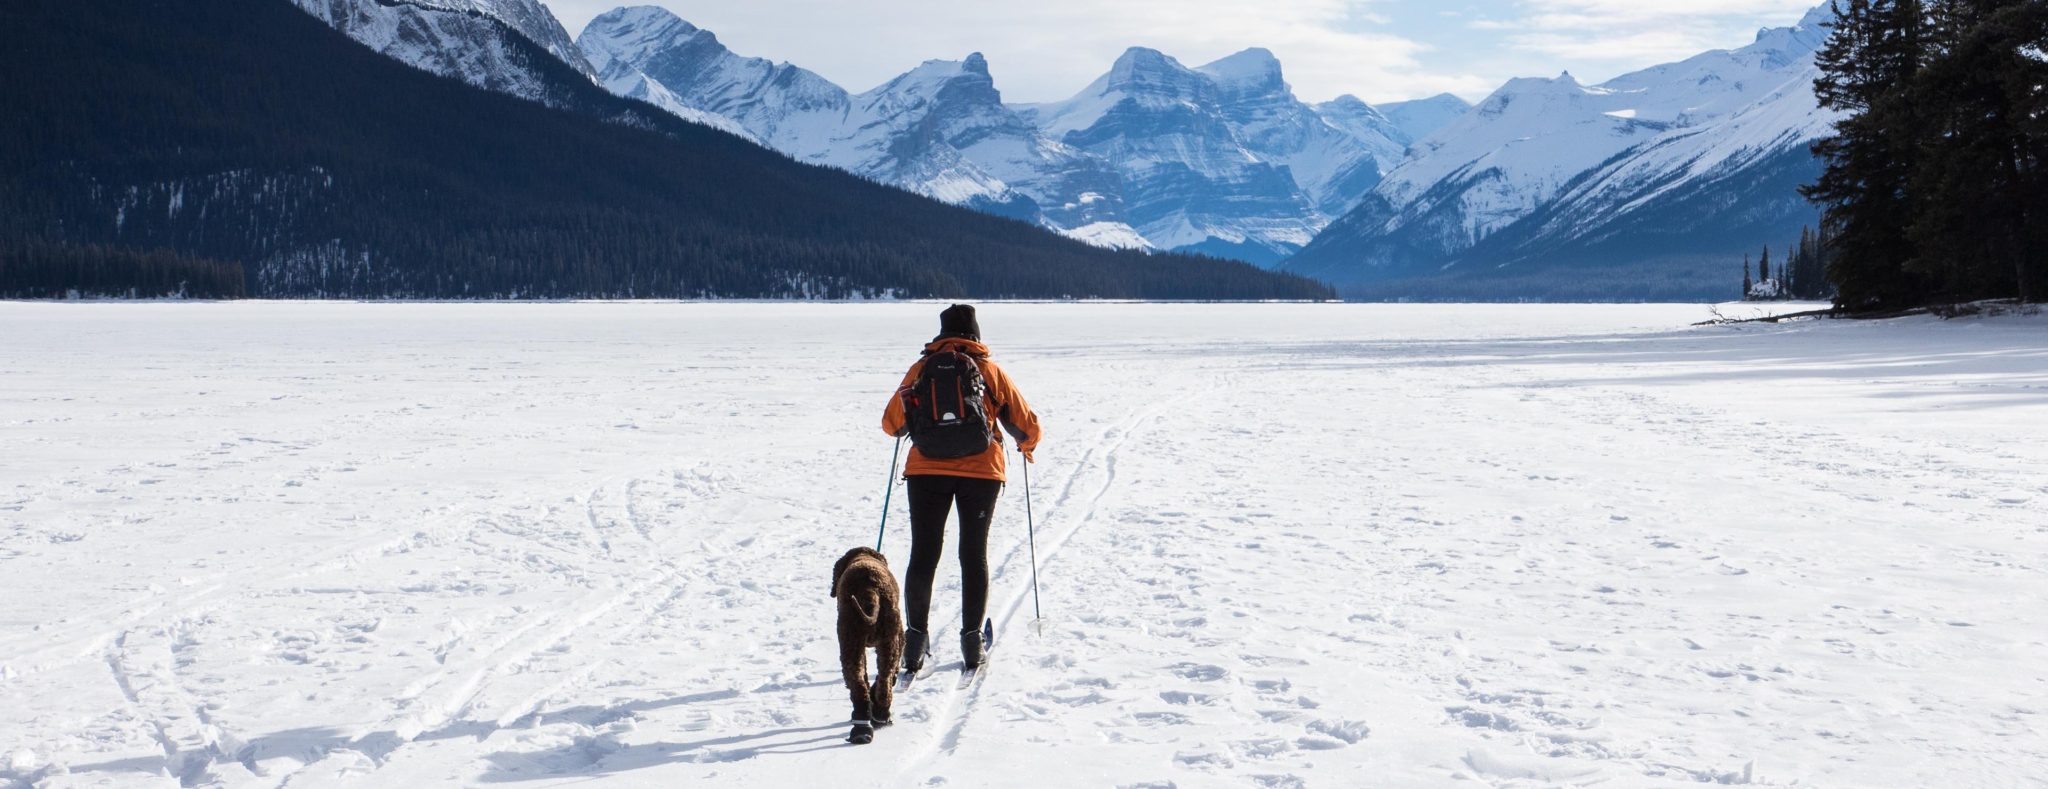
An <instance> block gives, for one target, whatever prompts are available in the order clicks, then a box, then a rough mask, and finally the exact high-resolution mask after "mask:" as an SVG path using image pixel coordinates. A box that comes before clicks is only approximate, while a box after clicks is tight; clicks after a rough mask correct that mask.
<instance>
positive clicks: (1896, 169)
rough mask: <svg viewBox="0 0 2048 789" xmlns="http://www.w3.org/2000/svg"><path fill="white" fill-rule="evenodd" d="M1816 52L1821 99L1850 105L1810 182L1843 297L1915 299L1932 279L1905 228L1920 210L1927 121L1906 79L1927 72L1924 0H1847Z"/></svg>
mask: <svg viewBox="0 0 2048 789" xmlns="http://www.w3.org/2000/svg"><path fill="white" fill-rule="evenodd" d="M1835 10H1836V16H1837V20H1836V22H1835V23H1834V25H1833V26H1832V29H1831V30H1830V31H1829V35H1828V40H1827V43H1826V44H1825V45H1823V46H1822V47H1821V50H1820V52H1819V53H1818V54H1816V55H1815V57H1814V62H1815V64H1816V65H1817V66H1819V68H1820V76H1819V77H1817V78H1816V79H1815V80H1814V84H1813V87H1814V94H1815V97H1816V98H1817V99H1818V100H1819V102H1820V105H1821V106H1822V107H1825V108H1827V109H1832V110H1837V111H1840V112H1843V113H1846V115H1847V117H1844V118H1843V119H1842V120H1841V121H1839V122H1837V123H1836V124H1835V131H1836V134H1835V136H1833V137H1829V138H1825V139H1822V140H1820V141H1818V142H1816V143H1814V145H1813V151H1814V153H1815V154H1816V155H1818V156H1820V157H1822V159H1824V160H1825V168H1824V169H1823V170H1822V172H1821V175H1820V177H1819V178H1818V179H1817V180H1816V181H1815V182H1814V183H1813V184H1811V185H1809V186H1807V187H1805V188H1804V189H1802V190H1801V192H1802V193H1803V194H1805V195H1806V197H1807V199H1809V200H1813V201H1814V202H1816V203H1819V204H1820V205H1821V206H1822V207H1823V208H1824V211H1825V213H1824V217H1825V218H1824V221H1825V222H1826V223H1827V224H1829V225H1831V226H1832V227H1833V228H1835V235H1834V241H1835V246H1836V247H1837V248H1836V249H1835V250H1834V251H1835V253H1836V254H1835V255H1834V256H1833V258H1832V262H1831V265H1830V266H1829V270H1828V278H1829V280H1831V281H1832V282H1833V283H1834V284H1835V288H1836V294H1837V295H1836V297H1835V300H1836V303H1837V304H1838V305H1840V306H1844V307H1849V308H1854V309H1874V308H1884V307H1894V306H1900V305H1904V304H1909V303H1912V302H1913V301H1915V300H1916V299H1918V298H1919V297H1920V294H1922V293H1923V292H1924V290H1925V285H1924V283H1923V282H1922V281H1920V279H1919V278H1918V277H1917V276H1916V275H1915V274H1914V273H1913V271H1912V270H1910V269H1909V263H1910V262H1911V261H1912V260H1913V259H1914V257H1915V254H1914V247H1913V245H1912V243H1911V241H1910V239H1909V238H1908V236H1907V232H1906V228H1907V227H1909V226H1910V225H1911V223H1912V219H1913V217H1914V216H1915V215H1916V213H1917V211H1916V206H1915V203H1914V201H1913V200H1912V198H1911V195H1910V193H1909V190H1908V189H1907V185H1908V182H1909V181H1910V180H1911V176H1912V174H1913V173H1914V171H1915V170H1916V169H1917V157H1916V153H1917V150H1918V146H1917V137H1916V133H1917V129H1918V128H1919V127H1920V125H1921V124H1920V121H1919V119H1918V116H1917V114H1916V108H1915V107H1914V106H1913V104H1912V102H1911V101H1910V97H1909V96H1908V95H1907V94H1908V90H1907V88H1906V86H1908V85H1910V84H1912V82H1913V80H1914V79H1915V77H1917V76H1918V74H1919V71H1920V65H1921V49H1922V45H1923V41H1922V40H1923V38H1924V32H1925V20H1924V19H1923V17H1922V15H1921V11H1920V4H1919V2H1918V0H1848V2H1847V3H1846V4H1843V3H1840V2H1838V3H1837V4H1836V9H1835Z"/></svg>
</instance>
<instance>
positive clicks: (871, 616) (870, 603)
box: [846, 589, 882, 627]
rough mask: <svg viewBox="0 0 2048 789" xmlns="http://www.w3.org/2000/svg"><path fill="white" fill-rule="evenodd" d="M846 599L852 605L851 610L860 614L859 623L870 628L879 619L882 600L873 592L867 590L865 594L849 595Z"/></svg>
mask: <svg viewBox="0 0 2048 789" xmlns="http://www.w3.org/2000/svg"><path fill="white" fill-rule="evenodd" d="M846 599H847V600H849V601H851V602H852V603H853V610H855V611H857V612H859V613H860V619H861V621H863V622H866V623H868V625H869V626H870V627H872V626H873V625H874V624H875V620H877V619H879V618H881V616H882V598H881V595H879V594H876V593H875V590H873V589H869V590H867V593H866V594H849V595H847V596H846Z"/></svg>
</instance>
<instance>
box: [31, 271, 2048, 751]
mask: <svg viewBox="0 0 2048 789" xmlns="http://www.w3.org/2000/svg"><path fill="white" fill-rule="evenodd" d="M936 310H937V307H936V306H935V305H926V304H896V305H817V304H811V305H805V304H795V305H769V304H681V305H678V304H545V305H463V304H450V305H370V304H292V303H260V302H247V303H234V304H191V305H179V304H145V305H124V304H84V305H71V304H64V305H60V304H20V303H15V304H0V334H4V335H5V336H8V337H10V338H19V339H18V340H17V341H15V342H10V343H7V344H5V345H4V346H0V382H4V386H0V429H4V430H5V436H6V440H7V445H8V450H9V451H8V452H6V453H4V454H5V456H4V457H0V570H4V571H5V572H6V573H8V574H9V575H10V576H11V577H13V578H16V579H18V580H17V583H15V584H12V585H10V594H9V595H8V596H7V599H6V602H4V603H0V694H4V695H0V699H4V701H5V702H6V704H5V710H6V711H5V712H0V735H4V736H0V785H6V784H12V785H19V786H37V787H64V786H88V785H91V786H99V785H115V786H174V785H176V786H232V787H242V786H291V787H318V786H387V785H398V786H413V785H451V784H459V785H478V784H498V783H512V784H523V783H537V784H544V785H552V784H553V783H565V782H572V781H583V780H590V779H601V780H605V781H608V782H616V783H621V784H624V785H675V784H678V783H681V784H684V785H695V784H716V785H726V784H731V785H767V786H782V785H792V786H794V785H815V784H816V783H817V782H818V781H819V780H820V778H821V777H824V776H830V777H831V778H832V780H834V781H835V782H837V783H847V784H852V785H873V786H908V785H916V786H979V785H1006V786H1007V785H1049V784H1058V785H1089V786H1128V787H1145V786H1153V787H1157V786H1178V787H1188V786H1209V785H1219V786H1243V785H1252V786H1268V787H1287V786H1323V785H1335V786H1354V785H1388V786H1431V785H1470V784H1473V783H1477V784H1480V785H1487V786H1503V787H1513V786H1548V785H1574V784H1596V783H1598V784H1606V785H1625V786H1663V785H1670V786H1677V785H1691V784H1696V783H1701V782H1708V783H1752V784H1764V785H1803V786H1879V785H1885V786H1921V785H2018V784H2024V783H2026V782H2028V781H2031V780H2035V779H2037V778H2038V776H2039V775H2041V774H2043V773H2044V772H2048V761H2044V760H2043V756H2042V754H2044V753H2048V737H2044V734H2043V727H2042V724H2041V722H2040V719H2039V715H2040V711H2041V710H2042V709H2043V707H2044V704H2048V687H2044V685H2043V682H2042V680H2041V678H2040V677H2038V676H2037V674H2038V672H2037V671H2034V670H2033V669H2034V667H2036V666H2038V665H2040V664H2041V663H2042V662H2043V660H2044V658H2048V639H2044V638H2043V636H2042V635H2041V633H2043V632H2048V628H2044V627H2043V624H2044V620H2048V595H2044V593H2043V591H2044V590H2043V586H2042V580H2041V579H2042V577H2043V575H2042V573H2043V571H2044V570H2048V517H2044V516H2043V515H2041V514H2040V508H2039V505H2040V503H2041V502H2042V501H2048V482H2044V480H2048V454H2044V453H2043V452H2042V451H2041V449H2040V447H2041V446H2043V445H2044V444H2043V441H2042V439H2044V438H2048V435H2044V434H2043V431H2044V429H2048V339H2044V338H2048V332H2044V329H2048V324H2044V323H2042V320H2041V319H2040V318H2027V317H2014V318H2002V319H1993V320H1965V321H1954V322H1941V321H1935V320H1932V319H1924V320H1923V319H1911V320H1902V321H1887V322H1878V323H1815V322H1802V323H1791V324H1784V325H1779V326H1736V327H1714V328H1699V329H1694V328H1686V324H1688V323H1689V322H1691V321H1693V320H1697V319H1700V318H1703V317H1705V308H1704V307H1686V306H1655V305H1651V306H1608V307H1587V306H1556V307H1540V306H1530V307H1514V306H1495V307H1489V306H1442V307H1436V306H1412V307H1410V306H1367V305H1355V306H1313V305H1180V306H1174V305H1023V304H1019V305H1001V304H998V305H988V306H986V307H985V308H984V313H983V324H984V326H985V327H987V328H988V329H989V336H990V339H991V341H992V342H993V343H994V344H995V346H996V348H997V351H998V358H999V359H1000V360H1002V361H1003V362H1004V363H1005V364H1006V366H1007V367H1008V369H1009V370H1010V371H1011V372H1012V373H1013V374H1015V375H1016V376H1017V378H1018V380H1019V382H1020V384H1021V385H1022V387H1023V388H1024V391H1025V392H1026V394H1027V395H1028V396H1029V397H1031V399H1032V402H1033V404H1034V406H1036V407H1037V408H1039V410H1040V411H1041V412H1042V414H1043V416H1044V417H1045V420H1046V423H1047V426H1048V438H1047V442H1046V444H1045V446H1044V447H1043V448H1042V449H1041V451H1040V459H1041V461H1042V462H1041V463H1039V464H1037V465H1035V466H1034V467H1033V471H1034V477H1035V482H1036V483H1037V486H1036V487H1037V489H1036V490H1035V491H1034V496H1035V502H1034V504H1035V508H1034V509H1035V512H1036V515H1037V518H1038V524H1037V526H1038V532H1037V534H1038V546H1037V547H1038V563H1039V572H1040V577H1041V579H1042V582H1043V588H1042V589H1041V593H1042V596H1043V601H1044V607H1045V611H1046V620H1045V628H1044V631H1043V632H1042V633H1034V632H1033V630H1032V627H1031V608H1030V605H1031V599H1030V598H1031V589H1030V586H1029V578H1030V566H1029V559H1030V555H1029V551H1028V549H1027V547H1026V545H1025V540H1024V534H1023V501H1022V498H1021V497H1022V494H1023V486H1022V485H1021V481H1022V480H1021V478H1017V477H1016V475H1015V472H1014V470H1013V479H1012V481H1011V485H1010V486H1009V488H1008V489H1007V490H1006V491H1005V495H1004V497H1003V499H1004V500H1003V502H1002V503H1001V505H1000V510H999V512H998V517H997V521H996V525H995V529H996V532H995V533H994V534H993V535H992V539H991V555H990V559H991V571H992V574H993V582H994V585H993V588H992V590H991V602H990V615H991V617H992V618H994V619H995V621H996V626H997V632H998V640H999V642H1000V643H999V646H998V649H997V651H996V653H995V656H994V660H993V662H992V664H991V668H990V669H989V671H988V673H987V674H986V675H985V676H984V677H983V678H982V679H981V680H980V681H979V682H978V683H975V684H973V685H970V686H967V687H965V688H962V687H960V686H959V685H957V683H955V682H954V681H953V670H954V669H957V667H958V665H959V664H958V654H957V648H958V647H957V640H956V639H954V638H953V634H954V633H955V632H957V628H958V626H959V622H958V619H959V609H958V601H959V587H958V577H957V565H955V564H954V563H953V561H952V559H950V558H948V559H947V560H946V561H945V562H943V563H942V564H941V567H940V573H939V583H938V588H937V589H936V590H935V592H934V598H933V630H934V632H935V638H934V641H935V649H936V651H935V654H934V657H933V660H934V661H935V665H934V671H933V674H932V676H930V677H927V678H926V679H924V680H921V681H919V682H918V683H917V684H916V685H914V686H913V687H912V688H911V689H910V690H909V691H908V692H906V693H904V694H903V695H901V696H900V697H899V699H898V702H897V710H896V718H897V723H896V725H895V726H893V727H889V728H885V729H882V730H881V731H880V733H879V736H878V739H877V740H876V742H875V743H874V744H873V745H869V746H864V747H859V748H855V747H852V746H847V745H845V744H844V743H843V742H842V740H843V737H844V735H845V732H846V718H847V715H846V712H847V707H846V696H845V691H844V689H843V688H842V687H841V686H840V683H839V677H838V670H837V665H836V647H835V646H834V643H833V634H832V622H831V617H832V615H833V609H832V606H831V605H830V602H829V599H828V598H827V597H826V594H825V593H826V587H827V584H828V582H829V579H828V578H827V577H826V576H827V571H828V570H829V568H830V566H831V562H832V561H833V560H834V559H836V558H837V556H838V554H839V553H840V552H842V551H844V550H845V549H846V548H847V547H849V546H852V545H859V544H867V543H869V542H871V541H872V540H873V538H874V529H875V517H876V515H877V514H878V510H879V508H880V506H881V503H882V492H881V491H878V490H875V489H874V487H875V486H874V484H873V483H874V481H875V478H876V477H877V476H880V475H881V473H882V471H883V470H885V469H886V466H885V463H886V460H887V459H886V457H884V455H885V454H886V452H887V450H888V440H887V439H886V438H885V437H883V436H881V435H880V433H879V431H878V430H876V421H877V417H878V412H879V408H880V405H881V403H882V400H883V398H884V397H885V396H886V394H887V392H888V390H889V389H890V388H892V387H893V386H894V385H895V383H896V380H897V378H898V377H899V376H900V374H901V369H902V368H903V367H904V366H905V365H907V364H908V362H909V361H910V360H911V359H912V358H913V357H914V353H915V347H916V344H917V343H918V342H919V341H921V340H922V339H924V338H925V337H927V336H928V335H929V332H930V330H931V324H932V318H933V314H934V313H935V312H936ZM793 375H794V376H795V377H797V378H799V379H800V380H798V381H796V382H794V383H792V380H791V378H792V376H793ZM1013 463H1014V460H1013ZM892 484H897V483H892ZM895 498H896V499H898V500H897V501H895V502H894V512H893V514H892V515H891V517H890V526H889V533H888V539H887V541H886V550H887V552H888V553H889V554H890V555H891V557H892V558H893V559H894V560H895V561H896V562H897V563H898V570H899V571H900V570H901V566H900V563H901V562H902V561H905V560H906V559H907V555H908V550H907V548H908V536H907V528H906V526H905V516H904V509H903V507H904V505H903V502H902V501H901V500H900V499H901V498H902V497H901V496H897V497H895ZM948 548H949V550H950V549H951V548H952V546H948Z"/></svg>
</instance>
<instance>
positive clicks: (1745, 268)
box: [1742, 252, 1756, 301]
mask: <svg viewBox="0 0 2048 789" xmlns="http://www.w3.org/2000/svg"><path fill="white" fill-rule="evenodd" d="M1755 292H1756V283H1755V282H1753V281H1751V280H1750V278H1749V253H1748V252H1744V253H1742V300H1743V301H1749V299H1750V296H1751V294H1753V293H1755Z"/></svg>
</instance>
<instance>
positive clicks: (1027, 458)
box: [1018, 449, 1038, 463]
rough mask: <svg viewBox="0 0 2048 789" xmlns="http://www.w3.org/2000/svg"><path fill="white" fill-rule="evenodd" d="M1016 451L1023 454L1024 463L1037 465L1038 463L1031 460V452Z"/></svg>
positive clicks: (1027, 450)
mask: <svg viewBox="0 0 2048 789" xmlns="http://www.w3.org/2000/svg"><path fill="white" fill-rule="evenodd" d="M1018 451H1020V452H1023V453H1024V462H1026V463H1037V462H1038V461H1036V460H1033V459H1032V458H1031V450H1029V449H1023V450H1018Z"/></svg>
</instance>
